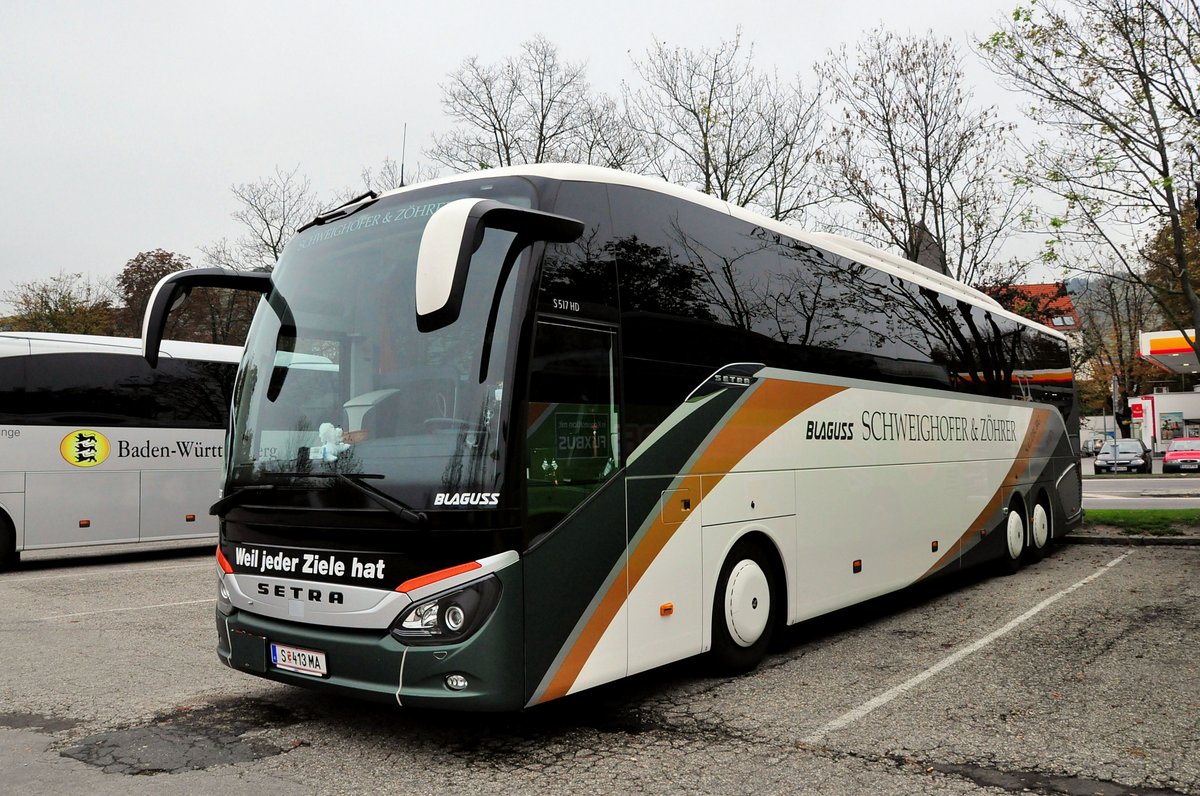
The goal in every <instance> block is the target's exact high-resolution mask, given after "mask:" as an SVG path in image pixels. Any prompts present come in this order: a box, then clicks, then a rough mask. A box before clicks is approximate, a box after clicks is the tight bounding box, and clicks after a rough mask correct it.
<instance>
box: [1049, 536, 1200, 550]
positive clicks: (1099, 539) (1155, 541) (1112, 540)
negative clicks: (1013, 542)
mask: <svg viewBox="0 0 1200 796" xmlns="http://www.w3.org/2000/svg"><path fill="white" fill-rule="evenodd" d="M1059 541H1060V542H1063V543H1064V544H1102V545H1121V546H1124V547H1152V546H1155V545H1160V546H1164V547H1190V546H1193V545H1200V536H1076V535H1075V534H1067V535H1066V536H1064V537H1062V538H1060V539H1059Z"/></svg>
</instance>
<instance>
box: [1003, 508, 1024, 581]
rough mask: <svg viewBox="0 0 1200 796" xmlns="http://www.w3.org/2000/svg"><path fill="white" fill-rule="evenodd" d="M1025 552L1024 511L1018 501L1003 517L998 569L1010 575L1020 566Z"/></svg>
mask: <svg viewBox="0 0 1200 796" xmlns="http://www.w3.org/2000/svg"><path fill="white" fill-rule="evenodd" d="M1024 554H1025V512H1024V511H1022V506H1021V505H1020V504H1019V503H1014V504H1013V505H1012V506H1011V507H1010V508H1009V510H1008V516H1007V517H1005V519H1004V556H1003V557H1002V558H1001V559H1000V571H1001V572H1003V573H1004V574H1005V575H1012V574H1013V573H1015V572H1016V571H1017V570H1018V569H1020V568H1021V558H1022V557H1023V556H1024Z"/></svg>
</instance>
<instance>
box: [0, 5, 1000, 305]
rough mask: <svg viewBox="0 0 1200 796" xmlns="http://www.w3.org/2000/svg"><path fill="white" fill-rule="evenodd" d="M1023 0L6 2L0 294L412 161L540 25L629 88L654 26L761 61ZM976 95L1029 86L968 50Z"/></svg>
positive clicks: (784, 60) (690, 43)
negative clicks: (727, 44)
mask: <svg viewBox="0 0 1200 796" xmlns="http://www.w3.org/2000/svg"><path fill="white" fill-rule="evenodd" d="M1014 5H1015V0H972V2H960V3H946V2H944V0H792V2H770V3H768V2H757V1H756V0H743V2H729V1H728V0H723V2H704V1H702V0H687V1H685V2H675V1H674V0H672V1H671V2H658V1H657V0H607V1H606V2H597V3H568V2H565V0H557V2H542V0H526V2H520V3H504V2H488V3H477V2H460V1H456V0H440V1H435V2H420V3H417V2H411V0H410V1H409V2H401V0H393V2H344V3H337V4H333V3H328V2H319V3H318V2H245V1H244V0H242V1H239V2H232V3H227V2H204V3H196V2H188V3H183V2H174V1H171V2H166V1H164V0H157V1H155V2H117V1H115V0H109V1H108V2H96V3H82V2H52V1H49V0H0V20H2V22H0V119H3V124H0V190H2V194H0V196H2V198H0V294H2V293H4V292H7V291H8V290H10V289H11V288H12V286H13V284H14V283H17V282H26V281H30V280H40V279H45V278H47V277H50V276H53V275H54V274H57V273H59V272H67V273H72V272H83V273H86V274H89V275H92V276H95V277H99V278H104V277H110V276H113V275H115V274H116V273H118V272H119V271H120V270H121V268H122V267H123V266H124V264H125V263H126V262H127V261H128V260H129V259H131V258H132V257H134V256H135V255H136V254H138V253H139V252H142V251H148V250H152V249H156V248H163V249H167V250H169V251H174V252H179V253H181V254H185V255H188V256H191V257H192V258H193V260H194V261H195V262H197V263H198V262H199V256H198V255H199V252H198V248H199V247H200V246H202V245H204V244H207V243H211V242H213V241H215V240H218V239H220V238H222V237H230V238H232V237H236V235H237V234H238V232H239V230H238V229H237V227H236V225H235V224H234V222H233V221H232V220H231V219H230V213H232V212H233V211H234V209H235V208H236V205H235V203H234V200H233V197H232V196H231V194H230V190H229V189H230V186H231V185H233V184H235V183H244V182H252V181H254V180H256V179H258V178H259V177H262V176H265V175H268V174H270V173H271V172H272V171H273V170H274V168H275V167H276V165H278V166H280V167H282V168H284V169H285V170H286V169H291V168H292V167H294V166H297V165H299V167H300V170H301V172H303V173H305V174H307V175H308V176H309V177H310V178H311V179H312V184H313V187H314V188H315V189H317V190H318V192H320V193H321V194H322V195H329V194H331V193H332V192H333V191H334V190H336V189H339V188H346V187H357V186H358V185H359V184H360V182H359V173H360V172H361V170H362V168H363V167H364V166H368V165H370V166H375V165H378V164H379V163H380V162H381V161H382V160H383V159H384V158H386V157H391V158H393V159H395V160H397V161H398V160H399V159H400V154H401V135H402V130H403V125H404V124H405V123H407V124H408V156H407V163H408V165H409V168H412V167H413V166H414V165H415V164H416V163H417V162H418V161H421V160H423V158H422V155H421V150H422V149H424V148H425V147H427V146H428V144H429V142H430V138H431V136H432V134H433V133H434V132H439V131H444V130H445V129H447V128H448V127H449V126H450V123H449V120H448V119H446V117H444V116H443V114H442V109H441V106H440V104H439V96H440V92H439V89H438V83H439V82H442V81H443V80H444V79H445V77H446V75H447V74H448V73H449V72H451V71H453V70H454V69H455V68H456V67H457V66H458V65H459V64H460V63H461V62H462V60H463V59H464V58H466V57H468V56H472V55H475V56H478V57H479V58H480V59H481V60H483V61H484V62H485V63H494V62H496V61H498V60H500V59H502V58H505V57H507V56H509V55H513V54H515V53H516V52H517V50H518V47H519V45H520V43H521V42H523V41H525V40H527V39H528V38H530V37H531V36H533V35H534V34H537V33H541V34H543V35H544V36H546V37H547V38H548V39H549V40H550V41H551V42H553V43H554V44H556V45H557V46H558V47H559V50H560V53H561V54H562V55H563V56H564V57H565V58H566V59H567V60H570V61H576V60H585V61H586V62H587V64H588V78H589V80H590V82H591V83H592V85H593V87H594V88H596V89H598V90H602V91H606V92H610V93H616V92H617V90H618V89H619V87H620V83H621V80H622V79H630V78H631V77H632V68H631V66H630V56H631V55H633V56H638V57H640V56H643V55H644V54H645V52H646V50H647V49H648V48H649V47H650V46H651V45H652V43H653V40H654V39H655V38H657V39H658V40H660V41H663V42H666V43H668V44H671V45H681V46H685V47H691V48H699V47H704V46H709V47H712V46H715V45H716V44H717V43H718V42H719V41H720V40H721V39H722V38H730V37H731V36H732V35H733V33H734V31H735V30H736V28H737V27H738V26H739V25H740V26H741V27H742V31H743V36H744V38H745V40H747V41H750V42H752V43H753V44H754V46H755V62H756V63H757V64H758V65H759V67H760V68H775V69H778V71H779V73H780V74H781V76H785V77H786V76H790V75H793V74H796V73H800V74H801V75H803V76H804V77H805V78H807V77H808V76H809V75H810V74H811V71H810V67H811V64H812V63H813V62H814V61H816V60H818V59H821V58H822V57H824V56H825V55H826V53H827V52H828V50H829V49H830V48H831V47H834V46H836V45H838V44H840V43H842V42H846V43H850V44H853V43H854V42H855V41H856V40H857V39H858V38H859V37H860V36H861V34H862V33H863V31H865V30H868V29H870V28H872V27H875V26H878V25H880V24H882V25H885V26H887V27H889V28H891V29H893V30H896V31H900V32H914V33H923V32H925V31H927V30H933V31H934V32H935V33H937V34H939V35H946V36H951V37H953V38H954V39H955V40H956V41H957V42H959V44H960V46H961V47H962V50H963V54H964V55H965V56H967V59H968V61H969V62H973V61H974V57H973V56H972V55H971V52H970V49H969V48H970V45H971V44H972V43H973V42H975V41H978V40H979V39H981V38H983V37H984V36H986V34H987V33H988V32H990V31H991V30H993V29H994V28H995V25H994V21H995V20H996V19H997V18H998V17H999V16H1001V15H1002V14H1004V13H1006V12H1008V11H1010V10H1011V8H1012V7H1013V6H1014ZM967 67H968V71H967V74H968V80H969V81H970V84H971V86H972V88H973V89H974V90H975V92H976V96H977V97H978V98H979V99H980V100H981V101H983V102H986V103H988V104H993V103H995V104H1000V105H1001V107H1002V108H1003V109H1004V114H1005V115H1006V116H1007V117H1009V118H1010V119H1012V120H1013V121H1017V119H1016V118H1015V111H1014V110H1012V109H1013V108H1015V107H1016V100H1015V98H1014V97H1012V96H1011V95H1008V94H1006V93H1004V92H1003V91H1001V90H1000V89H998V88H997V87H996V86H995V84H994V82H993V81H992V80H991V77H990V75H989V74H988V73H987V72H986V71H985V70H984V69H982V67H979V66H978V65H976V64H974V63H968V65H967Z"/></svg>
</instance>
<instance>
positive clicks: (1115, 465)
mask: <svg viewBox="0 0 1200 796" xmlns="http://www.w3.org/2000/svg"><path fill="white" fill-rule="evenodd" d="M1153 467H1154V458H1153V457H1152V456H1151V455H1150V449H1149V448H1147V447H1146V444H1145V443H1144V442H1142V441H1141V440H1140V439H1118V440H1109V441H1108V442H1106V443H1104V447H1102V448H1101V449H1100V452H1099V453H1097V454H1096V472H1097V473H1150V472H1151V469H1152V468H1153Z"/></svg>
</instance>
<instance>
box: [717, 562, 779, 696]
mask: <svg viewBox="0 0 1200 796" xmlns="http://www.w3.org/2000/svg"><path fill="white" fill-rule="evenodd" d="M781 599H782V595H780V593H779V589H778V587H777V586H776V584H775V578H774V570H773V568H772V567H771V562H770V559H769V556H768V554H767V553H765V552H764V551H763V548H762V545H761V544H759V543H757V542H755V541H754V540H750V539H743V540H742V541H739V542H738V543H737V544H735V545H734V546H733V549H732V550H730V551H729V555H728V556H727V557H726V558H725V563H724V564H723V565H722V566H721V574H720V577H718V578H717V590H716V594H715V595H714V597H713V619H712V654H711V657H712V661H713V663H714V664H715V666H716V668H717V669H718V670H719V671H721V672H722V673H726V674H740V673H742V672H748V671H750V670H751V669H753V668H754V667H755V666H757V665H758V663H759V661H761V660H762V659H763V656H764V655H766V653H767V647H768V646H769V645H770V643H771V634H772V632H773V631H774V629H775V625H776V624H778V621H777V620H778V616H779V611H780V610H781V609H782V607H783V606H782V604H781Z"/></svg>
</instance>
